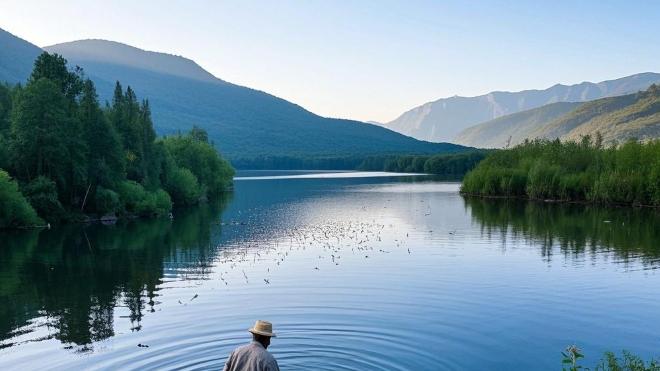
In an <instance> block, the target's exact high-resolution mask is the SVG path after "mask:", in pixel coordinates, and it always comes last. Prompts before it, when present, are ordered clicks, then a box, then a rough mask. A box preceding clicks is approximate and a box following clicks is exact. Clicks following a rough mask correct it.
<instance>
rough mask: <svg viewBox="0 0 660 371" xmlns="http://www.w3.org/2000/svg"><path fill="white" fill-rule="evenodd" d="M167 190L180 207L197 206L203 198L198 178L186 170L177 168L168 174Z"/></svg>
mask: <svg viewBox="0 0 660 371" xmlns="http://www.w3.org/2000/svg"><path fill="white" fill-rule="evenodd" d="M165 188H166V189H167V192H168V193H169V194H170V195H171V196H172V199H173V200H174V203H175V204H178V205H193V204H196V203H197V202H198V201H199V198H200V196H201V189H200V187H199V182H198V181H197V177H196V176H195V174H193V173H192V171H190V170H188V169H185V168H180V167H176V166H175V167H174V168H173V169H172V170H171V171H170V173H169V174H168V177H167V184H166V186H165Z"/></svg>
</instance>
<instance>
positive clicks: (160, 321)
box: [0, 172, 660, 370]
mask: <svg viewBox="0 0 660 371" xmlns="http://www.w3.org/2000/svg"><path fill="white" fill-rule="evenodd" d="M300 175H302V174H301V173H299V172H293V173H285V172H284V173H283V172H277V173H264V172H258V173H254V172H253V173H247V174H241V176H242V177H243V176H259V177H262V178H261V179H239V180H237V181H236V183H235V191H234V193H233V194H232V195H231V196H229V197H227V199H224V200H221V201H219V202H217V203H213V204H210V205H206V206H203V207H200V208H197V209H193V210H187V211H179V212H176V213H175V219H174V220H172V221H170V220H169V219H156V220H140V221H131V222H127V223H120V224H117V225H114V226H103V225H92V226H86V227H82V226H68V227H64V228H57V229H55V230H51V231H41V232H40V233H39V232H36V231H34V232H27V233H4V234H2V235H1V236H0V238H2V243H1V245H2V247H1V248H0V303H1V305H0V369H3V370H12V369H16V370H27V369H66V370H71V369H141V370H144V369H186V370H193V369H218V368H221V367H222V365H223V363H224V361H225V359H226V357H227V355H228V354H229V352H230V351H231V350H232V349H233V348H234V347H235V346H237V345H239V344H242V343H244V342H246V341H247V340H248V335H249V334H248V333H247V332H246V329H247V328H248V327H249V326H250V325H251V324H252V323H253V322H254V320H255V319H267V320H271V321H272V322H274V324H275V329H276V331H277V332H278V333H279V337H278V338H276V339H275V340H274V341H273V343H272V347H271V350H272V352H273V353H274V355H275V356H276V358H277V359H278V361H279V363H280V366H281V367H282V369H284V370H443V369H449V370H451V369H454V370H465V369H469V370H514V369H515V370H537V369H538V370H554V369H559V368H560V366H561V365H560V353H559V352H560V351H561V350H562V349H563V348H564V347H565V346H566V345H569V344H573V343H576V344H578V345H580V346H581V347H582V348H583V349H584V351H585V352H586V354H587V357H588V359H587V362H586V364H587V365H589V366H591V365H593V364H595V363H596V361H597V360H598V358H599V357H600V355H601V354H602V352H603V351H605V350H608V349H609V350H620V349H623V348H625V349H629V350H631V351H633V352H635V353H637V354H639V355H641V356H643V357H645V358H648V357H651V356H653V355H655V356H660V300H659V299H660V275H659V274H658V270H657V268H658V267H660V212H658V211H654V210H639V209H630V208H625V209H608V208H595V207H585V206H581V205H546V204H535V203H525V202H512V201H509V202H505V201H492V200H491V201H485V200H471V199H464V198H462V197H461V196H460V195H459V194H458V193H457V191H458V184H456V183H446V182H438V181H432V180H431V179H430V178H429V177H426V176H405V177H387V176H386V175H387V174H378V175H379V176H378V177H362V176H360V177H350V176H347V174H345V173H344V174H343V175H341V176H336V175H328V173H322V174H321V176H320V177H318V178H315V177H310V176H303V177H301V176H300ZM264 177H265V178H264ZM138 344H140V345H147V346H148V347H138Z"/></svg>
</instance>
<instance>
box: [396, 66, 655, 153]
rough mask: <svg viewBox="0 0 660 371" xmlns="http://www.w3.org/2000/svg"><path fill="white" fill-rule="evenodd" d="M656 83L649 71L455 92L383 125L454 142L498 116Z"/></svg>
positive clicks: (623, 91)
mask: <svg viewBox="0 0 660 371" xmlns="http://www.w3.org/2000/svg"><path fill="white" fill-rule="evenodd" d="M653 83H660V74H658V73H651V72H647V73H639V74H635V75H632V76H627V77H623V78H619V79H615V80H608V81H602V82H599V83H591V82H583V83H580V84H576V85H568V86H567V85H561V84H557V85H554V86H552V87H550V88H548V89H545V90H524V91H520V92H502V91H496V92H492V93H488V94H485V95H481V96H477V97H458V96H455V97H451V98H444V99H439V100H436V101H433V102H429V103H426V104H423V105H421V106H419V107H416V108H413V109H412V110H409V111H407V112H405V113H403V114H402V115H401V116H399V117H398V118H396V119H395V120H393V121H391V122H388V123H384V124H383V126H384V127H387V128H389V129H392V130H394V131H397V132H399V133H402V134H405V135H409V136H412V137H414V138H417V139H421V140H428V141H432V142H455V141H456V140H457V137H458V135H459V133H461V132H462V131H463V130H465V129H467V128H469V127H471V126H474V125H477V124H480V123H483V122H486V121H489V120H492V119H496V118H498V117H502V116H505V115H509V114H513V113H517V112H521V111H525V110H529V109H532V108H537V107H541V106H544V105H546V104H551V103H557V102H586V101H591V100H594V99H599V98H604V97H611V96H618V95H624V94H629V93H634V92H637V91H640V90H645V89H646V88H648V87H649V86H650V85H651V84H653ZM555 108H557V107H555ZM506 137H507V138H508V135H507V136H506Z"/></svg>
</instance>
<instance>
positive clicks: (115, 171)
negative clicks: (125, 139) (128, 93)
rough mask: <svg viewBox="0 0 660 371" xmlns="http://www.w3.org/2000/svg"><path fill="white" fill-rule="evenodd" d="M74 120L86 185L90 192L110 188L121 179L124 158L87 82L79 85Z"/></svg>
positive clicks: (94, 93)
mask: <svg viewBox="0 0 660 371" xmlns="http://www.w3.org/2000/svg"><path fill="white" fill-rule="evenodd" d="M78 117H79V120H80V123H81V127H82V131H83V138H84V140H85V143H86V147H87V149H88V153H87V156H88V169H87V174H88V175H87V178H88V181H89V183H90V184H91V185H92V187H94V188H95V187H96V186H98V185H101V186H104V187H112V186H113V185H114V184H115V183H116V181H117V179H123V178H124V155H123V153H122V146H121V141H120V139H119V135H118V134H117V131H116V130H115V128H114V127H113V126H112V125H111V124H110V123H109V122H108V119H107V118H106V115H104V114H103V111H102V110H101V107H100V106H99V102H98V97H97V95H96V89H95V88H94V84H93V83H92V81H91V80H89V79H88V80H86V81H85V82H84V84H83V89H82V95H81V98H80V107H79V109H78Z"/></svg>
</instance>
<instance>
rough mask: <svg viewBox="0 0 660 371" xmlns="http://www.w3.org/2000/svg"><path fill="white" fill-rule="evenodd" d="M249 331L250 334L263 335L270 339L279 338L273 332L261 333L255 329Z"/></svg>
mask: <svg viewBox="0 0 660 371" xmlns="http://www.w3.org/2000/svg"><path fill="white" fill-rule="evenodd" d="M248 331H250V332H251V333H253V334H257V335H262V336H268V337H271V338H275V337H277V335H275V334H274V333H272V332H266V331H259V330H256V329H253V328H251V329H249V330H248Z"/></svg>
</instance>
